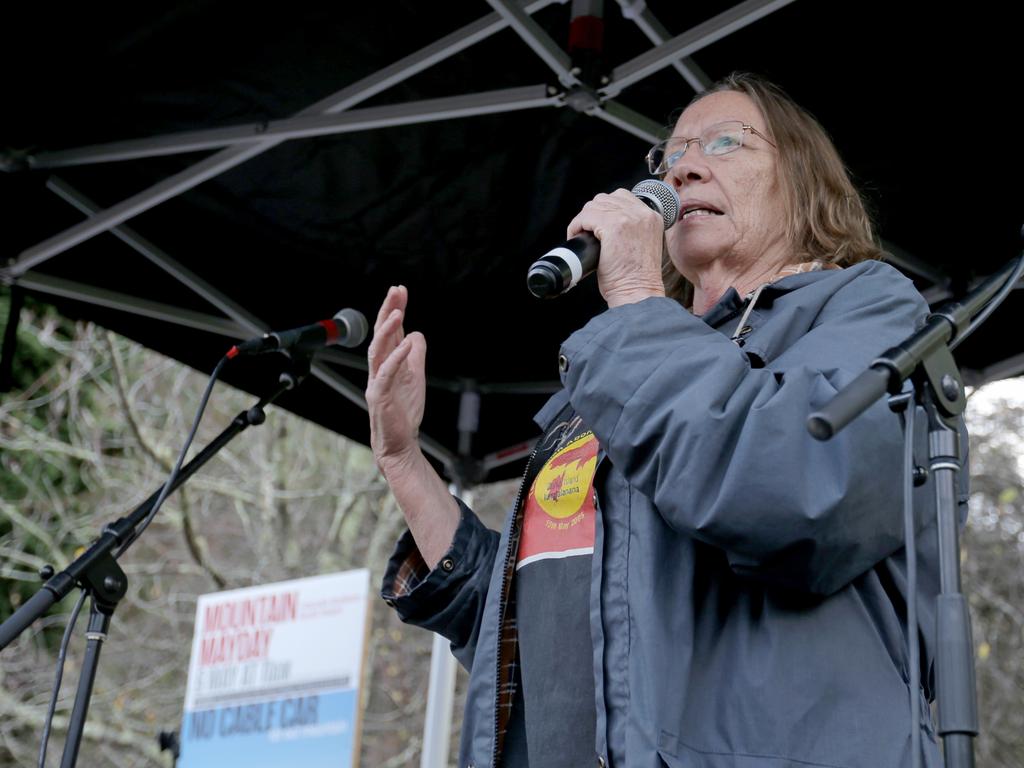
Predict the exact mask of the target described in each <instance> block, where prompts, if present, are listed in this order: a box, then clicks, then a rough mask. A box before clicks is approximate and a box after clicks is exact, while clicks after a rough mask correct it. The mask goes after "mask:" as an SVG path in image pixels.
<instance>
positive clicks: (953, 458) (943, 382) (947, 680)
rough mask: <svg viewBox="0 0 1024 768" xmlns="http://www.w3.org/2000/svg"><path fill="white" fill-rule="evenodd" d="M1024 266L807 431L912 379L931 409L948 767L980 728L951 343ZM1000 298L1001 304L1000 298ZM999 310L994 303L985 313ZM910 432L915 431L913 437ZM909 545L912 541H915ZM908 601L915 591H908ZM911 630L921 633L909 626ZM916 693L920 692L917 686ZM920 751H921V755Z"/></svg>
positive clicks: (893, 358)
mask: <svg viewBox="0 0 1024 768" xmlns="http://www.w3.org/2000/svg"><path fill="white" fill-rule="evenodd" d="M1021 271H1024V256H1022V257H1021V259H1018V260H1017V261H1011V262H1008V264H1007V265H1006V266H1005V267H1003V268H1002V269H1001V270H999V272H997V273H995V274H994V275H992V276H991V277H990V278H988V279H987V280H986V281H985V282H984V283H982V284H981V285H980V286H979V287H978V288H976V289H975V290H974V291H972V292H971V293H970V294H968V295H967V296H966V297H965V298H964V299H963V300H962V301H960V302H952V303H949V304H946V305H943V307H941V308H940V309H939V311H937V312H934V313H932V314H931V315H929V317H928V320H927V322H926V323H925V325H924V327H923V328H921V330H919V331H917V332H916V333H914V334H912V335H911V336H909V337H908V338H907V339H906V340H905V341H903V342H902V343H901V344H898V345H897V346H895V347H892V348H891V349H889V350H887V351H886V352H885V353H883V354H882V356H881V357H879V358H878V359H876V360H875V361H874V362H873V363H872V364H871V366H870V367H869V368H868V369H867V370H866V371H864V372H863V373H861V374H860V375H859V376H858V377H857V378H856V379H854V380H853V381H852V382H850V384H849V385H847V386H846V387H845V388H844V389H843V390H841V391H840V392H839V393H838V394H837V395H836V396H835V397H834V398H832V400H830V401H829V402H828V403H826V404H825V406H824V407H822V409H821V410H820V411H817V412H816V413H813V414H811V416H810V417H809V418H808V421H807V428H808V431H809V432H810V433H811V434H812V435H813V436H814V437H816V438H818V439H819V440H828V439H829V438H831V437H832V436H833V435H834V434H835V433H836V432H838V431H839V430H840V429H842V428H843V427H844V426H846V425H847V424H848V423H849V422H850V421H852V420H853V419H854V418H855V417H856V416H858V415H859V414H860V413H862V412H863V411H865V410H866V409H867V408H868V407H869V406H871V405H872V404H873V403H874V402H875V401H877V400H878V399H879V398H880V397H881V396H882V395H883V394H885V393H886V391H888V392H889V393H890V394H892V395H896V394H898V393H899V392H900V391H901V390H902V387H903V382H904V381H905V380H906V379H908V378H909V379H910V380H911V381H912V383H913V385H914V396H915V400H916V402H917V404H918V405H920V406H922V407H923V408H924V410H925V412H926V413H927V416H928V449H929V466H930V472H931V475H932V478H933V480H934V485H935V502H936V520H937V527H938V555H939V580H940V594H939V596H938V597H937V598H936V599H937V615H936V629H937V642H936V648H937V653H936V689H937V690H936V694H937V698H938V703H939V729H938V733H939V735H940V736H941V737H942V740H943V747H944V749H943V753H944V755H945V764H946V766H947V768H973V766H974V742H973V739H974V737H975V736H977V735H978V708H977V697H976V692H975V675H974V645H973V642H972V639H971V618H970V614H969V612H968V609H967V601H966V600H965V599H964V596H963V594H962V593H961V591H960V543H959V521H958V520H957V500H956V477H957V473H958V472H959V471H960V468H961V467H960V433H959V430H958V428H957V427H958V422H959V417H960V414H961V413H963V411H964V408H965V407H966V405H967V401H966V398H965V397H964V388H963V383H962V380H961V377H960V372H959V370H957V367H956V363H955V361H954V360H953V355H952V352H951V348H952V347H955V346H956V345H957V343H958V342H959V340H962V338H964V337H966V335H967V334H969V333H970V332H971V331H972V330H973V327H972V328H968V325H969V324H970V320H971V318H973V317H974V316H975V315H977V314H978V313H979V312H981V311H982V309H983V308H984V307H985V305H986V304H988V303H989V300H990V299H991V298H992V297H993V296H994V295H995V294H996V293H997V292H998V291H999V290H1000V288H1002V289H1003V293H1002V296H1000V297H998V299H999V300H1000V301H1001V299H1002V298H1004V297H1005V295H1006V294H1007V293H1008V292H1009V289H1010V288H1011V287H1012V285H1014V284H1016V282H1017V279H1018V278H1019V277H1020V273H1021ZM995 303H998V301H996V302H995ZM992 309H994V305H993V306H990V307H988V308H987V311H986V313H985V316H986V317H987V315H988V314H989V313H990V312H991V310H992ZM908 439H910V436H908ZM907 544H908V548H909V547H910V546H912V542H911V541H908V543H907ZM907 599H908V602H909V601H912V600H916V595H908V598H907ZM907 631H908V632H909V633H913V632H916V631H917V630H916V628H915V627H908V628H907ZM912 695H913V696H915V697H916V696H917V692H916V691H913V692H912ZM917 757H918V756H916V755H915V756H914V758H915V760H916V759H917Z"/></svg>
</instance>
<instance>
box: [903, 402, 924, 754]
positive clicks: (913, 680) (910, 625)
mask: <svg viewBox="0 0 1024 768" xmlns="http://www.w3.org/2000/svg"><path fill="white" fill-rule="evenodd" d="M916 410H917V404H916V403H915V402H914V400H913V399H911V400H910V402H909V403H908V404H907V409H906V413H905V414H904V420H903V430H904V434H903V440H904V445H903V476H904V480H903V536H904V539H905V541H906V543H907V656H908V657H909V658H908V664H909V665H910V729H911V730H910V751H911V755H912V756H913V757H912V762H911V765H912V766H913V768H921V705H920V688H921V661H920V659H921V649H920V645H919V639H918V630H917V547H916V544H915V542H916V535H917V534H916V532H915V530H914V415H915V412H916Z"/></svg>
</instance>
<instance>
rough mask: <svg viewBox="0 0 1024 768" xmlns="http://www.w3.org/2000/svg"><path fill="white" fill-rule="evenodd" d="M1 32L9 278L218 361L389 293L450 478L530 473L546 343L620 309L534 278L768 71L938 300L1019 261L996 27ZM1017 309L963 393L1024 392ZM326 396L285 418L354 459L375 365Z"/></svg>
mask: <svg viewBox="0 0 1024 768" xmlns="http://www.w3.org/2000/svg"><path fill="white" fill-rule="evenodd" d="M602 6H603V10H602ZM602 12H603V23H601V22H596V21H594V17H596V16H600V15H601V14H602ZM12 13H13V14H14V18H13V19H12V20H11V25H10V29H11V30H22V31H24V34H21V35H18V34H13V35H10V36H9V38H11V39H9V40H8V42H9V45H7V46H6V47H5V51H4V53H3V56H4V59H5V62H4V63H5V72H6V74H7V99H6V102H7V103H6V109H5V113H6V116H5V119H4V121H3V123H2V125H0V147H5V148H6V150H5V151H4V162H5V165H6V167H7V170H8V171H9V172H8V173H6V174H3V176H2V177H0V190H2V192H0V194H2V195H3V201H4V208H5V212H6V214H7V215H6V216H5V217H4V218H5V224H6V226H5V228H4V229H5V234H6V237H5V242H6V244H7V248H6V253H5V258H6V259H7V263H6V265H5V266H3V267H2V269H0V277H2V279H3V280H4V282H6V283H7V284H9V285H11V286H13V287H14V288H15V289H17V290H18V291H22V292H24V293H26V294H29V295H39V296H40V297H44V298H45V299H46V300H47V301H51V302H52V303H55V304H56V305H57V306H58V307H60V308H61V309H62V311H64V312H66V313H67V314H69V315H71V316H76V317H82V318H89V319H93V320H95V321H97V322H99V323H101V324H103V325H105V326H107V327H110V328H111V329H113V330H115V331H117V332H119V333H123V334H125V335H127V336H129V337H132V338H134V339H136V340H137V341H139V342H141V343H143V344H146V345H148V346H150V347H153V348H155V349H157V350H159V351H161V352H164V353H166V354H169V355H171V356H173V357H176V358H177V359H179V360H182V361H183V362H185V363H188V364H189V365H192V366H195V367H197V368H199V369H203V370H209V369H210V368H211V367H212V365H213V363H214V362H215V361H216V359H217V358H218V357H219V356H220V355H221V354H223V352H224V351H226V349H227V348H228V347H229V346H230V345H231V343H233V341H234V340H237V339H239V338H246V337H248V336H251V335H254V334H257V333H259V332H262V331H264V330H266V329H269V328H288V327H292V326H296V325H302V324H305V323H307V322H311V321H314V320H316V319H319V318H321V317H327V316H330V315H331V314H333V313H334V311H335V310H337V309H339V308H340V307H343V306H351V307H355V308H357V309H360V310H361V311H363V312H364V313H365V314H366V315H367V316H368V317H370V318H372V317H373V316H374V314H375V312H376V307H377V306H378V304H379V302H380V300H381V299H382V298H383V296H384V293H385V292H386V290H387V287H388V286H389V285H392V284H397V283H403V284H405V285H407V286H409V287H410V294H411V299H410V308H409V321H408V324H409V326H410V327H412V328H417V329H420V330H423V331H424V333H425V334H426V336H427V339H428V344H429V353H428V373H429V375H430V385H431V387H430V392H429V394H428V410H427V416H426V420H425V423H424V427H423V434H424V444H425V447H426V448H427V450H428V452H429V453H430V454H431V455H432V456H433V458H434V459H436V460H437V461H438V463H439V464H440V465H442V466H444V468H445V469H446V471H447V472H448V474H449V475H450V476H454V475H458V476H459V477H460V479H462V480H464V481H469V482H479V481H484V480H493V479H499V478H502V477H507V476H510V475H514V474H516V473H517V472H518V471H519V467H518V465H517V462H516V460H517V459H519V458H522V456H523V455H524V453H525V449H526V446H527V444H528V441H529V440H530V439H531V438H532V436H533V434H534V426H533V424H532V421H531V418H530V417H531V416H532V414H533V412H534V411H535V410H536V409H537V408H538V407H539V406H540V404H541V403H542V402H543V400H544V398H545V396H546V395H547V394H548V393H550V392H551V391H553V390H554V389H555V388H556V387H557V371H556V363H555V361H556V356H557V349H558V344H559V342H560V341H561V339H563V338H564V337H565V336H567V335H568V334H569V333H570V332H571V331H572V330H574V329H575V328H577V327H579V326H580V325H582V324H583V323H584V322H585V321H586V319H587V318H588V317H590V316H592V315H594V314H595V313H597V312H599V311H601V308H602V306H603V305H602V302H601V300H600V296H599V295H598V294H597V291H596V286H594V285H592V284H591V285H585V286H582V287H580V288H578V289H577V290H575V291H574V292H573V293H570V294H568V295H567V296H565V297H563V298H561V299H559V300H557V301H552V302H538V301H537V300H535V299H533V298H532V297H530V296H529V295H528V293H527V292H526V289H525V270H526V267H527V266H528V265H529V263H530V262H531V261H532V260H533V259H534V258H536V257H537V256H539V255H540V254H541V253H543V252H544V251H545V250H546V249H547V248H548V247H549V246H551V245H553V244H556V243H557V242H558V241H560V240H561V239H562V236H563V233H564V227H565V224H566V223H567V222H568V221H569V219H570V218H571V217H572V216H573V215H574V213H575V212H576V211H577V210H578V209H579V208H580V207H581V206H582V204H583V203H584V202H585V201H586V200H588V199H589V198H590V197H592V196H593V195H594V194H595V193H597V192H599V191H608V190H611V189H614V188H616V187H622V186H625V187H629V186H632V184H633V183H634V182H635V181H637V180H638V179H639V178H642V177H643V176H644V175H645V170H644V166H643V162H642V160H643V155H644V153H645V151H646V149H647V146H648V145H649V144H650V143H652V142H653V141H655V140H656V139H657V138H658V137H659V136H660V135H661V133H662V130H663V126H665V125H666V124H667V123H668V121H669V119H670V116H671V114H672V112H673V111H674V110H675V109H677V108H678V107H680V106H682V105H683V104H685V103H686V102H687V101H689V99H690V98H691V97H692V95H693V93H694V92H695V91H698V90H701V89H703V88H704V87H706V86H707V85H708V84H709V83H710V82H711V81H713V80H714V79H717V78H718V77H720V76H722V75H724V74H726V73H728V72H730V71H733V70H736V69H743V70H751V71H756V72H760V73H763V74H765V75H766V76H768V77H769V78H771V79H773V80H775V81H776V82H778V83H779V84H781V85H782V86H783V87H785V88H786V89H787V90H788V91H789V92H790V93H791V94H792V95H793V96H794V97H795V98H796V100H797V101H798V102H800V103H802V104H804V105H805V106H807V107H808V108H809V109H811V111H812V112H814V113H815V114H816V115H817V116H818V117H819V119H820V120H821V121H822V123H823V124H824V125H825V126H826V128H828V129H829V131H830V132H831V133H832V135H833V137H834V139H835V141H836V143H837V145H838V146H839V148H840V151H841V152H842V154H843V156H844V158H845V159H846V161H847V163H848V164H849V167H850V168H851V171H852V172H853V174H854V176H855V177H856V179H857V180H858V181H859V183H860V184H861V186H862V187H863V189H864V191H865V193H866V195H867V197H868V199H869V201H870V203H871V204H872V207H873V208H874V209H875V210H876V212H877V219H878V224H879V232H880V234H881V237H882V238H883V243H884V245H885V247H886V249H887V250H888V252H889V253H890V260H891V262H892V263H894V264H895V265H896V266H898V267H899V268H901V269H902V270H903V271H904V272H906V273H907V274H908V275H909V276H911V277H912V278H913V279H914V280H915V282H916V283H917V284H918V286H919V288H920V289H921V290H922V292H924V293H925V295H926V296H927V297H928V298H929V299H930V300H933V301H939V300H941V299H942V298H944V297H947V296H950V295H955V294H957V293H959V292H962V291H963V290H964V289H965V288H966V287H967V286H969V285H970V284H971V283H972V281H974V280H976V279H977V278H978V277H979V276H982V275H984V274H987V273H989V272H991V271H993V270H994V269H995V268H997V267H998V266H999V265H1000V264H1002V263H1003V262H1005V261H1006V260H1007V259H1009V258H1011V257H1012V256H1014V255H1015V254H1016V252H1017V250H1018V248H1019V243H1018V237H1019V228H1020V225H1021V223H1022V211H1024V206H1022V202H1024V200H1022V198H1024V194H1022V192H1021V191H1020V185H1019V183H1017V179H1018V178H1019V177H1020V171H1021V170H1022V165H1024V163H1022V161H1021V154H1020V152H1019V150H1018V149H1017V148H1016V146H1017V144H1018V143H1019V142H1018V141H1017V136H1016V132H1017V129H1016V127H1015V125H1014V123H1013V118H1012V111H1013V110H1012V107H1013V106H1014V102H1015V101H1016V97H1017V96H1019V91H1020V89H1019V86H1018V85H1017V80H1018V76H1019V67H1018V66H1016V65H1012V66H1011V65H1010V64H1009V61H1010V60H1009V51H1010V50H1011V48H1010V44H1011V43H1012V42H1013V41H1011V40H1001V39H1000V37H999V36H1000V34H1007V35H1008V34H1009V33H1008V31H1007V32H1003V33H1001V32H1000V28H1001V27H1005V26H1006V25H1000V24H998V23H994V21H993V19H992V18H991V17H986V16H985V15H984V14H982V13H978V14H977V15H976V16H975V17H974V18H975V19H977V21H976V22H972V21H971V20H965V19H964V18H963V17H962V15H958V16H957V17H956V18H950V19H938V18H937V17H935V16H934V15H933V12H932V11H931V10H929V6H928V5H926V4H917V3H907V4H895V3H891V2H890V3H882V2H876V1H875V0H871V1H868V2H858V3H852V2H845V1H844V0H837V1H836V2H828V3H825V2H813V1H812V0H796V1H795V2H794V1H793V0H746V1H745V2H741V3H738V4H736V3H734V2H719V1H717V0H710V1H709V2H704V3H699V4H696V3H678V2H669V1H668V0H648V1H647V2H644V0H619V1H618V2H612V1H611V0H608V2H604V3H601V2H598V1H597V0H587V1H585V2H580V1H579V0H577V2H573V3H570V2H565V1H564V0H562V1H559V0H488V2H483V0H473V1H472V2H471V1H470V0H458V1H452V2H446V3H423V2H414V1H412V0H392V2H389V3H373V4H368V3H363V4H339V3H334V4H325V3H318V2H302V1H301V0H300V1H298V2H293V3H290V4H288V6H287V7H286V8H283V7H274V8H272V9H270V8H268V9H266V10H264V9H260V8H257V7H253V6H252V5H251V4H243V3H238V2H228V1H227V0H192V2H179V3H174V4H170V5H169V6H163V5H160V4H155V5H154V4H123V5H122V4H110V5H106V6H103V7H95V6H79V5H76V6H69V7H68V8H66V9H63V10H62V11H61V13H60V14H53V13H52V12H50V11H46V10H42V9H39V8H35V7H28V6H26V7H20V8H18V9H17V10H15V11H13V12H12ZM585 17H590V18H589V20H587V21H586V24H587V25H589V26H586V27H583V26H581V24H583V22H581V19H585ZM972 23H973V24H976V25H977V27H978V28H977V29H973V28H972ZM598 27H600V31H601V32H602V33H603V35H602V36H603V43H602V45H601V46H600V48H599V49H598V48H595V47H593V45H594V44H595V41H596V40H597V36H595V31H596V30H597V29H598ZM581 30H583V31H582V32H581ZM570 40H572V41H573V43H574V44H575V48H574V50H573V51H572V54H571V55H570V53H569V52H568V50H567V48H568V47H569V46H568V44H569V41H570ZM982 43H983V45H979V44H982ZM1019 310H1020V301H1019V297H1013V298H1011V300H1010V301H1008V302H1007V304H1006V305H1005V306H1004V307H1003V308H1001V309H1000V310H999V311H998V312H997V313H996V314H995V315H994V317H993V318H992V320H991V321H990V323H989V325H988V327H986V328H984V329H982V330H981V331H979V332H978V333H977V334H975V336H973V337H972V338H971V340H970V341H968V342H967V343H966V344H964V345H963V347H961V348H960V349H959V350H958V351H957V359H958V362H959V363H960V365H961V367H962V368H963V369H964V371H965V374H966V376H967V378H968V380H969V381H971V382H973V383H982V382H984V381H987V380H991V379H995V378H1000V377H1006V376H1012V375H1016V374H1018V373H1020V372H1021V371H1024V348H1022V342H1021V341H1020V340H1019V339H1018V338H1017V335H1016V334H1006V333H1005V332H1004V331H1003V330H1002V329H1003V328H1005V326H1006V325H1007V323H1009V322H1012V320H1013V319H1015V318H1017V317H1018V314H1017V313H1018V312H1019ZM879 351H880V352H881V351H882V350H879ZM279 367H280V364H279V362H278V361H275V360H270V359H260V360H252V361H238V362H237V363H235V364H233V365H232V366H231V367H230V369H229V371H228V373H227V376H226V378H227V379H228V380H229V381H231V382H232V383H235V384H236V385H239V386H242V387H244V388H247V389H250V390H253V391H262V390H263V389H265V388H266V386H267V382H268V381H269V380H270V379H272V378H273V377H274V376H275V375H276V371H277V370H278V368H279ZM314 374H315V376H314V377H313V378H311V380H310V381H308V382H307V383H306V384H304V385H303V387H302V388H301V389H300V390H298V391H297V392H295V393H293V394H291V395H289V396H288V397H286V398H285V399H283V400H282V404H283V405H285V406H286V407H288V408H290V409H292V410H294V411H295V412H297V413H299V414H301V415H304V416H306V417H309V418H311V419H314V420H316V421H318V422H320V423H322V424H324V425H325V426H327V427H329V428H331V429H334V430H336V431H339V432H342V433H344V434H346V435H349V436H351V437H353V438H355V439H358V440H362V441H364V442H365V441H366V440H367V426H366V415H365V412H364V411H363V408H362V406H361V391H362V389H363V386H364V383H365V366H364V364H363V362H362V359H361V356H360V355H358V354H353V353H346V352H330V353H328V354H325V355H324V356H323V357H322V358H320V360H319V362H318V363H317V364H316V365H315V368H314Z"/></svg>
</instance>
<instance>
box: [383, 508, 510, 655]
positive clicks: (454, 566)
mask: <svg viewBox="0 0 1024 768" xmlns="http://www.w3.org/2000/svg"><path fill="white" fill-rule="evenodd" d="M456 501H458V503H459V508H460V510H461V512H462V515H461V517H460V519H459V524H458V527H457V528H456V529H455V537H454V539H453V540H452V545H451V547H450V548H449V550H448V552H446V553H445V555H444V557H442V558H441V560H440V561H438V564H437V566H436V567H435V568H434V569H433V570H430V569H429V568H428V567H427V565H426V563H424V561H423V558H422V556H421V555H420V553H419V550H418V549H417V547H416V543H415V542H414V541H413V538H412V534H411V533H409V531H408V530H406V531H405V533H403V534H402V537H401V538H400V539H399V540H398V544H397V545H396V547H395V551H394V553H393V554H392V556H391V559H390V560H389V561H388V564H387V568H386V569H385V572H384V580H383V584H382V586H381V597H383V598H384V601H385V602H386V603H387V604H388V605H390V606H391V607H392V608H394V609H395V610H396V611H397V612H398V616H399V618H401V620H402V621H404V622H406V623H408V624H413V625H415V626H418V627H423V628H424V629H428V630H430V631H431V632H436V633H438V634H439V635H441V636H442V637H444V638H445V639H447V640H448V641H449V642H450V643H451V647H452V654H453V655H454V656H455V658H457V659H458V660H459V662H460V663H461V664H462V665H463V666H464V667H465V668H466V669H469V668H470V667H471V666H472V664H473V656H474V654H475V653H476V642H477V638H478V637H479V635H480V625H481V617H482V615H483V610H484V603H485V601H486V599H487V589H488V583H489V581H490V578H491V571H492V569H493V566H494V560H495V558H496V556H497V551H498V534H497V533H496V532H495V531H492V530H490V529H488V528H487V527H486V526H484V524H483V523H482V522H481V521H480V519H479V518H478V517H477V516H476V514H474V512H473V511H472V510H471V509H469V507H467V506H466V505H465V504H463V503H462V501H461V500H459V499H456Z"/></svg>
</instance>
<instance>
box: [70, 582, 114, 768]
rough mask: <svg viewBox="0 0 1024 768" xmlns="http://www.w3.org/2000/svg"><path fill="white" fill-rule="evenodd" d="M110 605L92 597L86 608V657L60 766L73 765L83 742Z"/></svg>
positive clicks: (109, 614)
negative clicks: (99, 602)
mask: <svg viewBox="0 0 1024 768" xmlns="http://www.w3.org/2000/svg"><path fill="white" fill-rule="evenodd" d="M112 614H113V607H109V609H105V606H99V605H97V603H96V598H95V597H94V598H93V599H92V601H91V605H90V608H89V629H88V630H87V631H86V634H85V637H86V645H85V658H84V659H83V660H82V674H81V676H80V677H79V679H78V691H77V692H76V693H75V706H74V708H73V709H72V710H71V720H70V721H69V722H68V736H67V741H66V742H65V743H64V755H63V757H62V758H61V761H60V766H61V768H74V765H75V762H76V761H77V760H78V749H79V747H80V746H81V745H82V729H83V728H85V718H86V715H87V714H88V711H89V699H90V698H91V697H92V686H93V683H94V682H95V680H96V668H97V666H98V665H99V661H100V650H101V649H102V648H103V641H104V640H106V639H107V630H108V629H110V617H111V615H112Z"/></svg>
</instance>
